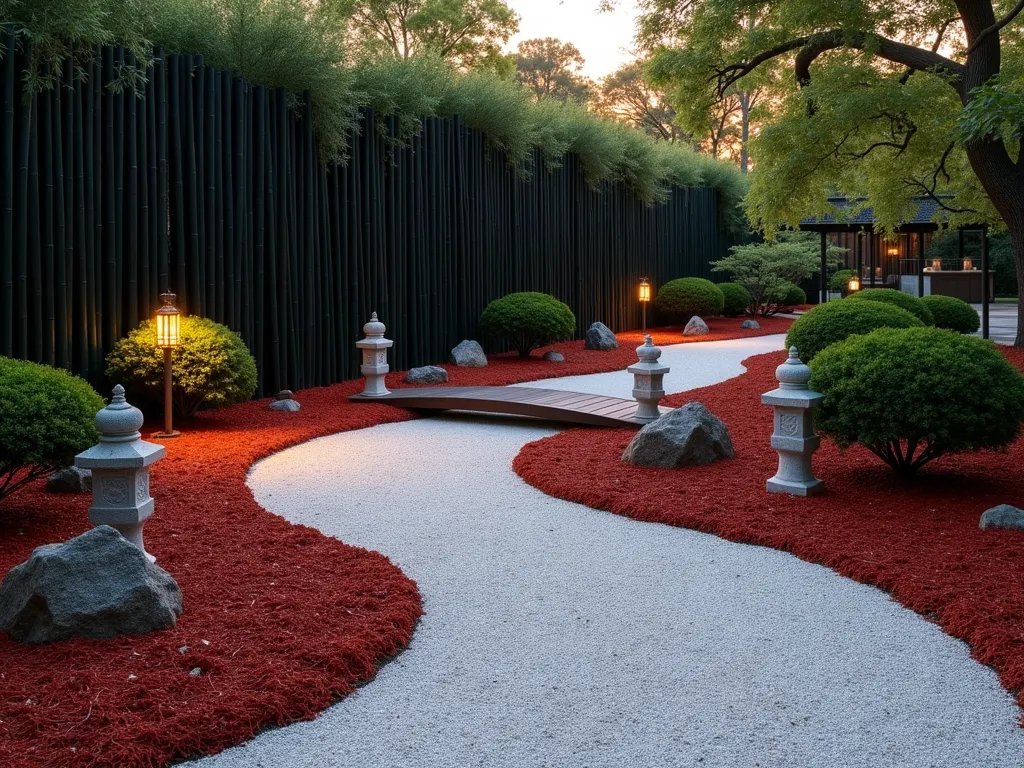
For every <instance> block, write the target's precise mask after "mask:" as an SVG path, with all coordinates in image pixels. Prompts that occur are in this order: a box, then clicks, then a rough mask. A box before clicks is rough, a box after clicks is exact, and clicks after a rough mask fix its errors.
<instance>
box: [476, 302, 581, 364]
mask: <svg viewBox="0 0 1024 768" xmlns="http://www.w3.org/2000/svg"><path fill="white" fill-rule="evenodd" d="M480 327H481V328H483V329H484V331H485V332H486V333H490V334H493V335H495V336H503V337H505V338H506V339H508V341H509V343H510V344H511V346H512V348H513V349H514V350H516V351H517V352H518V353H519V356H520V357H528V356H529V355H530V352H531V351H533V350H534V349H536V348H537V347H543V346H546V345H547V344H551V343H553V342H556V341H562V340H564V339H570V338H572V335H573V332H574V331H575V330H576V316H575V315H574V314H573V313H572V310H571V309H569V306H568V305H567V304H563V303H562V302H561V301H559V300H558V299H556V298H555V297H554V296H549V295H548V294H546V293H533V292H526V293H510V294H509V295H508V296H505V297H503V298H500V299H495V300H494V301H492V302H491V303H490V304H488V305H487V307H486V308H484V311H483V314H482V315H480Z"/></svg>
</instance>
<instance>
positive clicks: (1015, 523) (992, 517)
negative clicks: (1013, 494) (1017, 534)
mask: <svg viewBox="0 0 1024 768" xmlns="http://www.w3.org/2000/svg"><path fill="white" fill-rule="evenodd" d="M978 527H979V528H981V529H982V530H984V529H987V528H1012V529H1016V530H1024V509H1017V507H1011V506H1010V505H1009V504H1000V505H999V506H997V507H992V509H986V510H985V512H984V513H983V514H982V516H981V522H979V523H978Z"/></svg>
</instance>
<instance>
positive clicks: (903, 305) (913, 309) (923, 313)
mask: <svg viewBox="0 0 1024 768" xmlns="http://www.w3.org/2000/svg"><path fill="white" fill-rule="evenodd" d="M847 298H848V299H849V300H853V301H879V302H883V303H885V304H892V305H893V306H897V307H899V308H900V309H905V310H906V311H907V312H909V313H910V314H912V315H913V316H914V317H916V318H917V319H918V320H920V321H921V322H922V323H924V324H925V325H935V318H933V317H932V313H931V312H929V311H928V307H926V306H925V305H924V303H922V301H921V300H920V299H919V298H917V297H916V296H911V295H910V294H909V293H904V292H903V291H897V290H896V289H895V288H868V289H867V290H864V291H859V292H858V293H855V294H853V295H851V296H848V297H847Z"/></svg>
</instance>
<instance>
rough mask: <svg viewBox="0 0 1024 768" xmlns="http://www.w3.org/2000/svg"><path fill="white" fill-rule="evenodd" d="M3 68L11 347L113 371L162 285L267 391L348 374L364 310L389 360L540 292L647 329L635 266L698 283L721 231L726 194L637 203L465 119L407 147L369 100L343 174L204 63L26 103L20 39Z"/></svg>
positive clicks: (0, 307) (301, 125) (407, 361)
mask: <svg viewBox="0 0 1024 768" xmlns="http://www.w3.org/2000/svg"><path fill="white" fill-rule="evenodd" d="M14 42H15V41H14V40H13V39H11V38H8V39H7V40H6V51H7V54H6V56H5V57H4V58H3V59H2V60H0V99H2V102H3V109H4V112H3V120H2V121H0V203H2V206H0V207H2V218H0V355H6V356H13V357H18V358H23V359H28V360H35V361H37V362H42V363H47V364H50V365H55V366H61V367H65V368H68V369H70V370H72V371H73V372H75V373H78V374H80V375H82V376H84V377H85V378H86V379H88V380H90V381H92V382H93V383H94V384H97V385H100V384H102V383H103V380H104V379H103V372H104V368H105V364H104V358H105V356H106V354H107V353H108V352H109V351H110V349H111V347H112V346H113V344H114V343H115V342H116V341H117V340H118V339H119V338H121V337H122V336H124V335H125V334H127V333H128V332H129V331H130V330H131V329H132V328H134V327H135V326H136V325H137V324H138V323H139V322H140V321H141V320H143V319H145V318H148V317H151V316H152V315H153V312H154V311H155V309H156V307H157V306H158V305H159V303H160V302H159V299H158V296H159V294H160V293H161V292H163V291H167V290H170V291H173V292H175V293H177V294H178V298H179V306H181V307H182V308H183V309H184V310H185V311H186V312H187V313H191V314H200V315H204V316H206V317H210V318H212V319H214V320H217V321H219V322H222V323H225V324H227V325H228V326H230V327H231V328H232V329H234V330H236V331H238V332H239V333H240V334H241V335H242V338H243V339H245V341H246V343H247V344H248V345H249V347H250V349H251V350H252V352H253V354H254V355H255V357H256V360H257V363H258V366H259V371H260V392H261V393H267V392H275V391H277V390H279V389H282V388H284V387H289V388H293V389H296V388H302V387H309V386H315V385H322V384H329V383H332V382H336V381H340V380H343V379H346V378H351V377H353V376H356V375H358V361H357V356H356V350H355V348H354V346H353V344H354V342H355V341H356V340H357V339H358V338H359V337H360V336H361V328H362V325H363V323H365V322H366V321H367V319H368V318H369V316H370V312H371V311H373V310H376V311H377V312H378V314H379V315H380V317H381V319H382V320H383V321H384V322H385V323H386V324H387V326H388V335H389V336H390V337H391V338H393V339H394V340H395V348H394V353H393V355H392V368H393V369H400V368H407V367H409V366H411V365H417V364H426V363H431V362H437V361H442V360H444V359H446V358H447V356H448V352H449V350H450V349H451V347H452V346H454V345H455V344H456V343H458V342H459V341H460V340H461V339H463V338H473V337H476V336H478V327H477V322H478V318H479V315H480V312H481V310H482V309H483V307H484V306H485V305H486V304H487V302H489V301H490V300H492V299H494V298H497V297H499V296H502V295H504V294H506V293H509V292H511V291H518V290H538V291H544V292H548V293H551V294H554V295H555V296H557V297H558V298H560V299H561V300H563V301H565V302H566V303H567V304H569V305H570V306H571V307H572V309H573V311H574V312H575V313H576V316H577V319H578V321H579V329H578V332H582V331H583V330H585V328H586V327H587V325H589V324H590V323H591V322H592V321H594V320H601V321H603V322H605V323H606V324H608V325H609V326H611V327H612V328H613V329H616V330H624V329H628V328H634V327H638V326H639V324H640V308H639V305H638V304H637V302H636V298H635V297H636V286H637V282H638V280H639V278H641V277H645V276H646V277H650V278H651V279H652V281H653V282H654V284H655V286H657V285H659V284H660V283H661V282H663V281H666V280H669V279H672V278H675V277H682V276H687V275H700V276H705V277H706V276H708V266H707V262H708V261H709V260H710V259H713V258H717V257H719V256H720V255H722V254H723V252H724V250H725V249H726V247H727V246H728V245H729V239H728V236H727V235H726V234H724V233H723V231H722V229H721V227H720V226H719V215H718V213H719V211H718V196H717V193H716V192H715V191H714V190H711V189H707V188H694V189H676V190H674V191H673V192H672V195H671V199H670V200H669V201H668V202H667V203H664V204H660V205H655V206H647V205H644V204H643V203H642V202H640V201H639V200H638V199H636V198H635V197H634V196H633V195H632V194H631V193H630V192H629V191H627V190H626V189H625V188H624V187H622V186H621V185H612V184H606V185H604V186H602V187H601V188H600V189H598V190H595V189H592V188H590V187H588V186H587V185H586V184H585V183H584V181H583V177H582V175H581V172H580V168H579V164H578V162H577V160H576V159H575V158H574V157H573V156H568V157H566V158H565V160H564V162H563V163H562V165H561V166H560V167H557V168H554V169H548V168H546V167H545V166H544V164H543V161H542V160H541V159H540V158H535V163H536V167H535V170H534V172H533V173H532V175H530V176H528V177H525V176H524V175H523V174H517V173H516V172H515V171H514V170H512V169H510V167H509V165H508V163H507V162H506V160H505V158H504V157H503V155H502V154H501V153H500V152H499V151H496V150H494V149H493V148H491V147H489V146H488V144H487V142H486V140H485V138H484V136H483V135H482V134H481V133H480V132H478V131H475V130H470V129H467V128H466V127H464V126H462V125H460V124H459V121H458V119H428V120H425V121H424V126H423V130H422V132H421V133H420V134H419V135H418V136H417V137H416V138H414V139H413V140H412V141H411V142H410V143H409V144H408V145H407V146H396V145H395V143H394V142H393V141H389V140H388V138H387V137H394V136H395V131H396V127H395V125H394V123H393V121H391V120H387V121H384V122H383V123H380V122H379V119H378V118H377V117H375V115H374V114H373V113H372V112H366V113H365V114H364V116H363V120H362V125H361V129H360V130H359V131H358V132H357V133H356V134H355V135H353V136H352V137H351V145H350V159H349V161H348V162H347V163H346V164H345V165H340V166H334V165H330V166H328V165H324V164H322V163H320V162H319V161H318V158H317V147H316V144H315V141H314V138H313V132H312V121H311V117H310V114H309V111H308V109H307V110H306V111H304V112H299V113H296V112H295V111H294V110H292V109H290V108H289V104H288V99H287V95H286V94H285V93H284V92H282V91H273V90H267V89H265V88H262V87H252V86H250V85H248V84H247V83H246V82H245V81H244V80H242V79H241V78H238V77H235V76H233V75H232V74H231V73H229V72H225V71H221V70H216V69H213V68H211V67H207V66H205V65H204V64H203V62H202V59H201V58H199V57H193V56H168V57H166V58H162V57H158V58H157V60H156V63H155V64H154V65H153V66H150V67H149V70H148V73H147V79H146V85H145V88H144V90H142V89H140V90H139V91H137V92H134V91H130V90H129V91H124V90H120V91H119V90H117V89H112V88H110V87H109V86H110V84H111V82H112V81H113V79H114V78H115V76H116V73H117V72H118V71H119V70H120V69H121V68H123V67H124V66H125V65H126V64H131V63H132V62H131V59H130V54H126V53H125V52H124V51H123V50H121V49H115V48H104V49H101V50H97V52H96V56H95V57H94V60H93V61H92V63H89V64H87V65H86V67H85V78H84V79H77V78H75V77H73V74H72V71H71V68H70V67H67V68H66V69H65V71H64V73H63V80H62V84H61V85H60V86H59V87H55V88H53V89H50V90H47V91H44V92H42V93H37V94H31V95H30V94H27V93H25V92H24V89H23V87H22V72H23V70H24V68H25V66H26V56H28V55H30V52H25V51H17V50H16V47H15V45H14Z"/></svg>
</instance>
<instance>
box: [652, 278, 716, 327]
mask: <svg viewBox="0 0 1024 768" xmlns="http://www.w3.org/2000/svg"><path fill="white" fill-rule="evenodd" d="M654 306H655V307H656V308H657V310H658V311H659V312H661V313H662V314H664V315H667V316H668V317H670V318H672V319H673V320H677V321H679V322H683V323H685V322H687V321H689V319H690V318H691V317H693V316H694V315H697V316H698V317H711V316H713V315H720V314H722V310H723V309H724V308H725V295H724V294H723V293H722V289H721V288H719V287H718V286H717V285H715V284H714V283H712V282H711V281H710V280H705V279H704V278H702V277H680V278H678V279H676V280H670V281H669V282H667V283H665V284H664V285H663V286H661V288H660V289H659V290H658V295H657V297H655V299H654Z"/></svg>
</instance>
